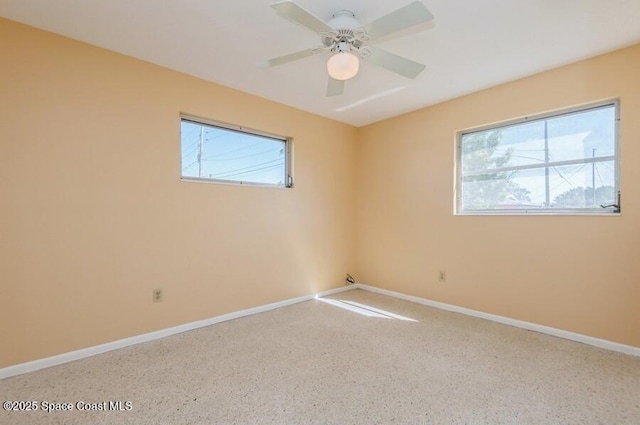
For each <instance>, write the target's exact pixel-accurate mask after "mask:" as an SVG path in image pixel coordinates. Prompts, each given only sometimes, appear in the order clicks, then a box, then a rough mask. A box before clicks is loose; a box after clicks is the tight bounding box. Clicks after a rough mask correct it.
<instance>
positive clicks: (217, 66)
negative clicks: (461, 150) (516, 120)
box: [0, 0, 640, 126]
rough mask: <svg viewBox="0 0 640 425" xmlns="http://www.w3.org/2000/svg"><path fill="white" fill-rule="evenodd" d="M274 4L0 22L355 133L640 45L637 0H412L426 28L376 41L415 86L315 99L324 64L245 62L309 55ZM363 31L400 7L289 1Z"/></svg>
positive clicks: (54, 13) (384, 86)
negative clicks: (414, 64) (414, 73)
mask: <svg viewBox="0 0 640 425" xmlns="http://www.w3.org/2000/svg"><path fill="white" fill-rule="evenodd" d="M275 1H276V0H231V1H222V0H102V1H101V0H55V1H52V0H0V16H3V17H6V18H8V19H12V20H15V21H18V22H23V23H25V24H28V25H32V26H35V27H39V28H43V29H45V30H48V31H52V32H55V33H58V34H62V35H65V36H68V37H71V38H74V39H78V40H82V41H85V42H87V43H90V44H94V45H97V46H101V47H104V48H107V49H110V50H114V51H117V52H121V53H124V54H126V55H130V56H134V57H137V58H140V59H143V60H146V61H149V62H152V63H155V64H158V65H162V66H165V67H168V68H171V69H175V70H178V71H182V72H185V73H187V74H191V75H194V76H197V77H200V78H203V79H205V80H209V81H213V82H216V83H219V84H223V85H225V86H229V87H233V88H236V89H239V90H242V91H245V92H248V93H253V94H256V95H258V96H262V97H265V98H268V99H271V100H274V101H277V102H280V103H284V104H287V105H290V106H293V107H296V108H299V109H303V110H306V111H309V112H313V113H315V114H318V115H322V116H326V117H329V118H333V119H335V120H338V121H342V122H345V123H349V124H352V125H355V126H362V125H366V124H369V123H372V122H375V121H379V120H381V119H384V118H388V117H392V116H395V115H399V114H401V113H404V112H408V111H411V110H415V109H418V108H421V107H424V106H428V105H432V104H435V103H438V102H441V101H443V100H446V99H451V98H454V97H458V96H460V95H463V94H467V93H471V92H474V91H477V90H480V89H483V88H486V87H490V86H494V85H496V84H500V83H503V82H507V81H511V80H514V79H517V78H520V77H523V76H527V75H531V74H534V73H537V72H540V71H543V70H547V69H550V68H554V67H557V66H560V65H564V64H567V63H571V62H575V61H577V60H580V59H584V58H587V57H591V56H595V55H598V54H601V53H604V52H607V51H611V50H614V49H617V48H621V47H625V46H629V45H631V44H634V43H638V42H640V0H423V2H424V4H425V5H426V6H427V8H428V9H429V10H430V11H431V13H432V14H433V15H434V16H435V18H434V20H433V21H432V22H430V23H428V24H423V25H420V26H418V27H415V28H412V29H409V30H405V31H404V32H402V33H400V34H396V35H395V36H391V37H387V38H386V39H383V40H377V41H376V42H375V43H372V44H375V45H378V46H380V47H382V48H384V49H386V50H388V51H390V52H393V53H396V54H399V55H402V56H405V57H407V58H410V59H412V60H415V61H418V62H422V63H424V64H426V66H427V67H426V69H425V71H423V72H422V74H420V75H419V76H418V77H417V78H416V79H415V80H409V79H406V78H404V77H401V76H398V75H395V74H393V73H391V72H389V71H387V70H384V69H380V68H377V67H375V66H373V65H371V64H369V63H366V62H363V63H362V65H361V68H360V73H359V74H358V75H357V76H356V77H355V78H354V79H352V80H349V81H347V84H346V87H345V92H344V94H343V95H342V96H338V97H326V96H325V92H326V85H327V75H326V68H325V62H326V59H327V56H325V55H326V54H325V55H316V56H313V57H309V58H306V59H302V60H299V61H296V62H291V63H288V64H285V65H281V66H278V67H274V68H270V69H259V68H257V67H256V63H257V62H259V61H262V60H264V59H269V58H272V57H276V56H281V55H285V54H288V53H292V52H296V51H299V50H303V49H307V48H310V47H315V46H319V45H320V44H321V43H320V39H319V36H317V35H316V34H314V33H313V32H311V31H309V30H307V29H305V28H303V27H301V26H299V25H297V24H294V23H292V22H290V21H287V20H285V19H283V18H281V17H279V16H277V15H276V14H275V12H274V11H273V10H272V9H271V8H270V7H269V4H270V3H273V2H275ZM296 2H297V3H298V4H299V5H300V6H302V7H303V8H305V9H306V10H308V11H309V12H311V13H313V14H314V15H316V16H317V17H318V18H320V19H322V20H325V21H327V20H329V19H330V18H331V15H332V14H333V13H335V12H336V11H338V10H340V9H348V10H351V11H353V12H354V13H355V15H356V18H357V19H358V20H359V21H360V22H361V23H363V24H365V23H367V22H369V21H371V20H373V19H376V18H378V17H380V16H382V15H385V14H387V13H389V12H391V11H394V10H396V9H398V8H400V7H402V6H405V5H406V4H408V3H410V2H411V0H325V1H317V0H316V1H314V0H296Z"/></svg>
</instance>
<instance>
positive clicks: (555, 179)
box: [550, 161, 616, 208]
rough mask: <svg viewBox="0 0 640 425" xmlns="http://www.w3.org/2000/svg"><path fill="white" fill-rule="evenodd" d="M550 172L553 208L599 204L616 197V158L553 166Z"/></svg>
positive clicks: (594, 206)
mask: <svg viewBox="0 0 640 425" xmlns="http://www.w3.org/2000/svg"><path fill="white" fill-rule="evenodd" d="M550 174H551V179H550V181H551V187H550V192H551V202H552V203H551V207H553V208H600V205H609V204H614V203H615V201H616V190H615V173H614V162H613V161H605V162H594V163H591V164H581V165H571V166H565V167H554V168H553V169H552V171H551V173H550ZM594 182H595V188H596V190H595V194H594V192H593V189H592V188H593V183H594ZM594 195H595V197H594Z"/></svg>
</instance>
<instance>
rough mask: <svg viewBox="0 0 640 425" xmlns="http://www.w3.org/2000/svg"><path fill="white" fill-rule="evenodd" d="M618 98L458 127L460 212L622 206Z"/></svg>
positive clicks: (566, 210)
mask: <svg viewBox="0 0 640 425" xmlns="http://www.w3.org/2000/svg"><path fill="white" fill-rule="evenodd" d="M617 123H618V103H617V102H607V103H600V104H597V105H591V106H589V107H583V108H580V109H572V110H568V111H563V112H560V113H556V114H553V115H544V116H537V117H528V118H525V119H521V120H518V121H515V122H509V123H506V124H502V125H496V126H491V127H484V128H481V129H474V130H468V131H463V132H461V133H460V134H459V135H458V158H457V159H458V161H457V185H456V192H457V193H456V209H457V212H458V213H459V214H501V213H502V214H514V213H515V214H522V213H533V214H535V213H542V214H545V213H547V214H548V213H551V214H553V213H560V214H562V213H567V214H571V213H577V214H582V213H607V212H609V213H618V212H620V209H619V205H618V204H619V201H618V170H619V154H618V142H617V133H618V132H617V127H618V125H617Z"/></svg>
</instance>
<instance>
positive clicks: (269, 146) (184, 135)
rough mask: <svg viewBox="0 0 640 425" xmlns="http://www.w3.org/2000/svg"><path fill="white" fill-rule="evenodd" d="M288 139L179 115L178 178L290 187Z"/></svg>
mask: <svg viewBox="0 0 640 425" xmlns="http://www.w3.org/2000/svg"><path fill="white" fill-rule="evenodd" d="M289 143H290V142H289V140H288V139H287V138H286V137H279V136H274V135H268V134H264V133H260V132H256V131H251V130H246V129H243V128H241V127H233V126H229V125H227V124H219V123H212V122H203V121H202V120H198V119H195V118H191V117H186V116H183V117H182V120H181V145H182V179H183V180H199V181H213V182H224V183H235V184H251V185H265V186H276V187H291V186H292V183H293V181H292V178H291V175H290V172H289V168H290V167H289V163H290V162H289V161H290V159H289V150H290V149H289Z"/></svg>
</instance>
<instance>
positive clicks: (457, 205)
mask: <svg viewBox="0 0 640 425" xmlns="http://www.w3.org/2000/svg"><path fill="white" fill-rule="evenodd" d="M608 106H613V107H614V110H615V118H614V120H615V123H614V137H615V140H614V149H615V154H614V155H613V156H611V157H610V158H609V160H612V161H613V162H614V167H615V171H614V186H615V192H616V193H617V195H618V198H619V197H620V162H621V161H620V128H619V127H620V100H619V99H609V100H605V101H600V102H595V103H590V104H586V105H580V106H575V107H570V108H565V109H561V110H556V111H552V112H546V113H541V114H536V115H532V116H526V117H523V118H517V119H512V120H508V121H503V122H500V123H496V124H490V125H484V126H479V127H474V128H470V129H466V130H462V131H458V132H457V133H456V139H455V143H456V145H455V146H456V156H455V158H456V162H455V187H454V214H455V215H601V216H612V215H613V216H618V215H620V213H621V211H620V209H615V208H608V209H605V208H599V209H598V208H531V209H498V208H495V209H486V210H463V205H462V191H463V187H462V185H463V181H462V177H463V176H462V137H463V136H464V135H465V134H470V133H475V132H480V131H486V130H498V129H501V128H505V127H509V126H512V125H516V124H522V123H527V122H533V121H541V120H545V119H549V118H557V117H561V116H563V115H571V114H575V113H578V112H585V111H589V110H593V109H600V108H604V107H608ZM599 161H602V159H599V160H598V161H591V160H589V158H584V159H576V160H569V161H558V162H551V163H543V164H544V165H537V164H536V165H522V166H512V167H504V168H501V169H494V170H492V171H493V172H501V171H517V170H526V169H538V168H548V167H549V166H551V165H555V166H565V165H576V164H586V163H591V162H599ZM616 202H617V203H619V199H618V201H616Z"/></svg>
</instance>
